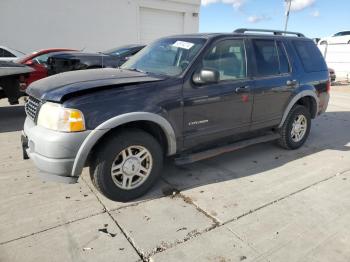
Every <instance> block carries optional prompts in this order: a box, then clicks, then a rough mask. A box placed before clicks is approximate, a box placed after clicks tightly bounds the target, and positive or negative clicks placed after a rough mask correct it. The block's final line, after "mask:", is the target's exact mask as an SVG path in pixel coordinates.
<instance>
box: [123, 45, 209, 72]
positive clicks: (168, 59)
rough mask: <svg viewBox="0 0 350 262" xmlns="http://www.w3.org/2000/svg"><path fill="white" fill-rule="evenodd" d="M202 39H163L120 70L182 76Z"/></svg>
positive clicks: (137, 55)
mask: <svg viewBox="0 0 350 262" xmlns="http://www.w3.org/2000/svg"><path fill="white" fill-rule="evenodd" d="M205 41H206V40H205V39H202V38H165V39H161V40H159V41H156V42H154V43H152V44H151V45H149V46H147V47H146V48H144V49H143V50H141V51H140V52H139V53H137V54H136V55H135V56H133V57H132V58H131V59H130V60H129V61H127V62H126V63H125V64H124V65H122V67H121V68H122V69H129V70H137V71H142V72H148V73H154V74H160V75H167V76H178V75H180V74H182V73H183V72H184V71H185V70H186V68H187V67H188V65H189V64H190V63H191V62H192V60H193V59H194V58H195V56H196V55H197V54H198V52H199V50H200V49H201V48H202V47H203V45H204V43H205Z"/></svg>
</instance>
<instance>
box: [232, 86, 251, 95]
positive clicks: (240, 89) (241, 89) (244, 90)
mask: <svg viewBox="0 0 350 262" xmlns="http://www.w3.org/2000/svg"><path fill="white" fill-rule="evenodd" d="M235 91H236V93H237V94H240V93H247V92H250V86H242V87H237V88H236V90H235Z"/></svg>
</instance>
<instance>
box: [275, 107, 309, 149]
mask: <svg viewBox="0 0 350 262" xmlns="http://www.w3.org/2000/svg"><path fill="white" fill-rule="evenodd" d="M310 129H311V116H310V112H309V110H308V109H307V108H306V107H305V106H301V105H295V106H294V107H293V108H292V109H291V110H290V112H289V114H288V116H287V118H286V120H285V122H284V124H283V126H282V127H281V129H280V130H279V131H280V134H281V138H280V139H279V140H278V143H279V144H280V145H281V146H282V147H284V148H286V149H297V148H299V147H301V146H302V145H303V144H304V143H305V141H306V139H307V137H308V136H309V133H310Z"/></svg>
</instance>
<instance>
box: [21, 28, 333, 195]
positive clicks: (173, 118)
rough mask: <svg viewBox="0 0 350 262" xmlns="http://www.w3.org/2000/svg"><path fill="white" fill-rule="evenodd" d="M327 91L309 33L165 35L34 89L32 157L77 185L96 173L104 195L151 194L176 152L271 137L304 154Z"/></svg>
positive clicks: (181, 157) (29, 124) (44, 171)
mask: <svg viewBox="0 0 350 262" xmlns="http://www.w3.org/2000/svg"><path fill="white" fill-rule="evenodd" d="M249 31H252V32H254V33H248V32H249ZM329 88H330V81H329V74H328V69H327V66H326V63H325V61H324V59H323V57H322V55H321V53H320V52H319V50H318V48H317V47H316V45H315V44H314V43H313V41H312V40H310V39H307V38H305V37H304V36H303V35H302V34H300V33H293V32H280V31H270V30H248V29H238V30H236V31H235V32H234V33H231V34H194V35H179V36H171V37H166V38H162V39H160V40H158V41H156V42H154V43H152V44H150V45H149V46H147V47H146V48H145V49H143V50H142V51H141V52H139V53H138V54H137V55H135V56H134V57H132V58H131V59H130V60H129V61H127V62H126V63H125V64H124V65H123V66H122V67H121V68H119V69H96V70H86V71H85V70H84V71H78V72H68V73H63V74H59V75H55V76H52V77H49V78H46V79H43V80H40V81H37V82H35V83H33V84H32V85H31V86H30V87H29V88H28V89H27V93H28V95H29V99H28V102H27V104H26V106H25V108H26V113H27V119H26V121H25V124H24V131H23V136H22V144H23V149H24V157H25V158H28V157H29V158H31V159H32V160H33V161H34V163H35V165H36V166H37V167H38V169H39V170H40V172H39V174H41V175H43V176H44V177H45V178H46V179H54V180H56V181H63V182H68V183H71V182H76V181H77V179H78V177H79V175H80V174H81V172H82V170H83V168H84V167H85V166H89V167H90V174H91V178H92V181H93V183H94V185H95V186H96V187H97V189H99V190H100V191H101V192H102V193H103V194H104V195H105V196H107V197H108V198H110V199H113V200H118V201H128V200H130V199H133V198H136V197H139V196H141V195H142V194H144V193H145V192H146V191H147V190H149V189H150V187H151V186H152V185H153V184H154V182H155V181H156V180H157V178H158V177H159V176H160V175H161V170H162V165H163V160H164V158H165V157H167V156H173V157H174V158H175V161H176V162H177V163H178V164H186V163H191V162H194V161H198V160H202V159H205V158H207V157H211V156H215V155H218V154H221V153H223V152H227V151H232V150H236V149H238V148H242V147H245V146H248V145H251V144H255V143H261V142H266V141H271V140H278V142H279V144H280V145H281V146H283V147H284V148H287V149H296V148H299V147H300V146H301V145H303V144H304V142H305V140H306V139H307V137H308V135H309V132H310V128H311V119H313V118H315V117H317V116H318V115H319V114H321V113H322V112H324V111H325V110H326V108H327V105H328V100H329Z"/></svg>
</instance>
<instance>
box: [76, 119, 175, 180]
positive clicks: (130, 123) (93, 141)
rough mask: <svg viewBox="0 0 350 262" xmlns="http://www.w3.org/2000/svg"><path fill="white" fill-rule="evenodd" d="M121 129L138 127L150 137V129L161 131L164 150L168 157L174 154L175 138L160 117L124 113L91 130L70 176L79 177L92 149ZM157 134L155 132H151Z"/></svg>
mask: <svg viewBox="0 0 350 262" xmlns="http://www.w3.org/2000/svg"><path fill="white" fill-rule="evenodd" d="M122 127H140V128H141V129H143V130H145V131H149V133H151V135H155V133H152V131H151V129H152V127H153V128H154V127H157V128H158V130H161V131H162V133H161V134H160V136H161V137H163V138H164V139H165V142H166V145H165V150H166V153H167V155H168V156H170V155H174V154H175V153H176V150H177V148H176V136H175V132H174V129H173V128H172V126H171V124H170V123H169V122H168V121H167V120H166V119H165V118H164V117H162V116H160V115H158V114H155V113H148V112H133V113H126V114H122V115H119V116H116V117H114V118H111V119H109V120H107V121H106V122H103V123H102V124H100V125H99V126H98V127H97V128H95V129H94V130H92V132H91V133H90V134H89V135H88V137H87V138H86V139H85V140H84V142H83V144H82V145H81V146H80V148H79V150H78V153H77V155H76V158H75V160H74V164H73V169H72V176H75V177H77V176H79V175H80V174H81V172H82V170H83V168H84V166H85V163H86V161H87V160H88V157H89V155H90V153H91V152H92V150H93V148H94V147H95V146H96V145H97V144H98V143H99V142H100V141H101V140H102V139H103V138H105V137H106V136H108V135H109V134H110V133H111V132H113V131H115V130H116V129H118V128H122ZM153 131H154V132H157V131H156V130H153Z"/></svg>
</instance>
